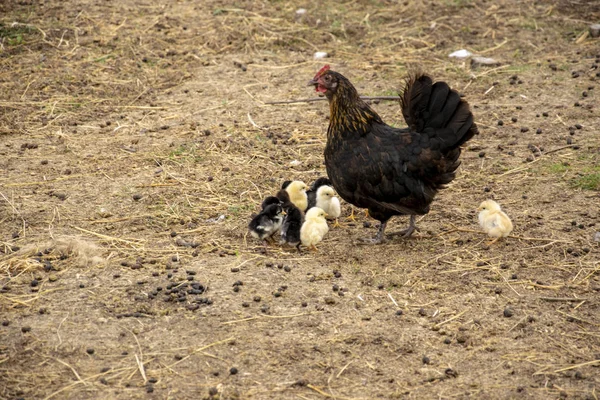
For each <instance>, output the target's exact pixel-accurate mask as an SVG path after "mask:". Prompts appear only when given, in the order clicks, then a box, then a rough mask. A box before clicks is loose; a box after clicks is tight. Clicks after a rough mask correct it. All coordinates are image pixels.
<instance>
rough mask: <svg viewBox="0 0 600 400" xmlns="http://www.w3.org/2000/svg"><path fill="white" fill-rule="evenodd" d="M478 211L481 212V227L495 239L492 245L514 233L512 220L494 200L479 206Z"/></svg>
mask: <svg viewBox="0 0 600 400" xmlns="http://www.w3.org/2000/svg"><path fill="white" fill-rule="evenodd" d="M477 211H479V225H481V227H482V228H483V231H484V232H485V233H487V234H488V236H489V237H491V238H494V240H493V241H492V242H491V243H494V242H496V241H497V240H498V239H500V238H503V237H507V236H508V235H510V233H511V232H512V230H513V224H512V222H511V220H510V218H508V215H506V214H505V213H504V212H503V211H502V209H500V205H499V204H498V203H496V202H495V201H494V200H486V201H484V202H483V203H481V204H480V205H479V207H478V208H477ZM491 243H490V244H491Z"/></svg>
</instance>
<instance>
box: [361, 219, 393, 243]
mask: <svg viewBox="0 0 600 400" xmlns="http://www.w3.org/2000/svg"><path fill="white" fill-rule="evenodd" d="M386 225H387V221H385V222H382V223H381V224H380V225H379V230H378V231H377V235H375V237H374V238H366V239H360V240H361V241H362V242H365V243H369V244H380V243H383V242H385V236H384V232H385V227H386Z"/></svg>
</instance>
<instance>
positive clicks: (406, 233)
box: [390, 215, 420, 238]
mask: <svg viewBox="0 0 600 400" xmlns="http://www.w3.org/2000/svg"><path fill="white" fill-rule="evenodd" d="M419 230H420V229H419V228H417V225H416V224H415V216H414V215H411V216H410V222H409V224H408V228H406V229H403V230H401V231H399V232H392V233H390V236H402V237H404V238H408V237H411V236H412V234H413V233H414V232H415V231H419Z"/></svg>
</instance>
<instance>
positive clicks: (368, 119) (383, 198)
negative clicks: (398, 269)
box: [309, 66, 478, 243]
mask: <svg viewBox="0 0 600 400" xmlns="http://www.w3.org/2000/svg"><path fill="white" fill-rule="evenodd" d="M309 84H310V85H314V86H315V88H316V90H317V92H322V93H324V94H325V96H326V97H327V99H328V100H329V110H330V122H329V128H328V129H327V145H326V147H325V166H326V168H327V175H328V176H329V179H331V182H332V184H333V187H334V188H335V190H336V192H337V193H338V194H339V195H340V197H342V198H343V199H344V200H346V201H347V202H348V203H350V204H353V205H355V206H357V207H361V208H367V209H368V210H369V215H370V216H372V217H373V218H375V219H377V220H379V221H380V222H381V225H380V227H379V231H378V233H377V236H376V237H375V238H374V239H373V240H371V242H373V243H380V242H382V241H384V240H385V238H384V232H385V227H386V224H387V222H388V220H389V219H390V218H391V217H393V216H395V215H409V216H410V225H409V227H408V229H406V230H404V231H402V232H401V233H402V234H403V235H404V236H410V235H411V234H412V233H413V232H414V230H415V229H416V226H415V216H416V215H424V214H427V213H428V212H429V205H430V204H431V202H432V201H433V198H434V197H435V195H436V193H437V192H438V191H439V190H440V189H443V188H444V187H445V185H447V184H448V183H450V182H452V180H453V179H454V177H455V174H456V169H457V168H458V166H459V165H460V161H459V160H458V158H459V156H460V153H461V146H462V145H463V144H464V143H465V142H467V141H468V140H469V139H471V138H472V137H473V136H474V135H475V134H477V133H478V132H477V126H476V125H475V123H474V122H473V114H472V113H471V110H470V109H469V105H468V104H467V102H466V101H464V100H462V99H461V98H460V96H459V94H458V93H457V92H456V91H455V90H452V89H450V87H449V86H448V85H447V84H446V83H444V82H436V83H433V81H432V79H431V78H430V77H429V76H427V75H423V74H416V75H413V76H411V77H410V78H409V79H408V80H407V84H406V88H405V89H404V93H403V94H402V96H401V104H402V114H403V115H404V119H405V120H406V123H407V124H408V128H403V129H400V128H394V127H391V126H389V125H387V124H386V123H385V122H383V120H382V119H381V117H379V115H378V114H377V113H376V112H375V111H374V110H373V109H372V108H371V107H370V106H369V105H367V104H366V103H365V102H364V101H363V100H361V98H360V97H359V95H358V92H357V91H356V89H355V88H354V86H353V85H352V84H351V83H350V81H349V80H348V79H346V78H345V77H344V76H343V75H341V74H339V73H337V72H334V71H331V70H330V69H329V66H325V67H323V68H322V69H321V70H320V71H319V72H318V73H317V75H315V77H314V78H313V79H312V80H311V81H310V82H309Z"/></svg>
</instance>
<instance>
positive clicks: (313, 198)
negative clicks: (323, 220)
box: [306, 176, 331, 211]
mask: <svg viewBox="0 0 600 400" xmlns="http://www.w3.org/2000/svg"><path fill="white" fill-rule="evenodd" d="M323 185H327V186H331V181H330V180H329V178H326V177H324V176H322V177H320V178H318V179H317V180H316V181H314V182H313V184H312V185H311V186H310V189H309V190H307V191H306V196H307V197H308V208H307V209H306V210H307V211H308V210H310V209H311V208H313V207H314V206H316V205H317V190H319V188H320V187H321V186H323Z"/></svg>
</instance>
